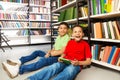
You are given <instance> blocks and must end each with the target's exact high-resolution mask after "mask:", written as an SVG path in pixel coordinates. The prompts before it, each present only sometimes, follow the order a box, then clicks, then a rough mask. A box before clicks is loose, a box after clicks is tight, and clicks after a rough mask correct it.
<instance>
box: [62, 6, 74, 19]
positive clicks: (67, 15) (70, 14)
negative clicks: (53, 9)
mask: <svg viewBox="0 0 120 80" xmlns="http://www.w3.org/2000/svg"><path fill="white" fill-rule="evenodd" d="M73 11H74V7H70V8H68V9H66V13H65V19H64V20H70V19H73V16H74V15H73V14H74V12H73Z"/></svg>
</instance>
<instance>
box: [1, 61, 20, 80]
mask: <svg viewBox="0 0 120 80" xmlns="http://www.w3.org/2000/svg"><path fill="white" fill-rule="evenodd" d="M2 66H3V69H4V70H5V71H6V72H7V74H8V76H9V77H10V78H15V77H17V76H18V73H19V65H14V66H13V65H9V64H7V62H3V63H2Z"/></svg>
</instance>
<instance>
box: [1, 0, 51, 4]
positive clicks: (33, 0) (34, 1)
mask: <svg viewBox="0 0 120 80" xmlns="http://www.w3.org/2000/svg"><path fill="white" fill-rule="evenodd" d="M1 1H4V2H16V3H28V0H1ZM45 2H50V1H49V0H30V3H31V4H36V5H44V4H45Z"/></svg>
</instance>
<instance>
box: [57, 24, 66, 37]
mask: <svg viewBox="0 0 120 80" xmlns="http://www.w3.org/2000/svg"><path fill="white" fill-rule="evenodd" d="M58 32H59V35H60V36H64V35H65V34H67V32H68V28H67V26H65V25H60V26H59V28H58Z"/></svg>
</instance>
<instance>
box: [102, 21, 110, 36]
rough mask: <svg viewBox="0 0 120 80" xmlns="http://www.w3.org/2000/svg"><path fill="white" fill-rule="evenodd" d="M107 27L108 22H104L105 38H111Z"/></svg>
mask: <svg viewBox="0 0 120 80" xmlns="http://www.w3.org/2000/svg"><path fill="white" fill-rule="evenodd" d="M107 27H108V26H107V22H103V28H104V30H105V38H109V35H108V29H107Z"/></svg>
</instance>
